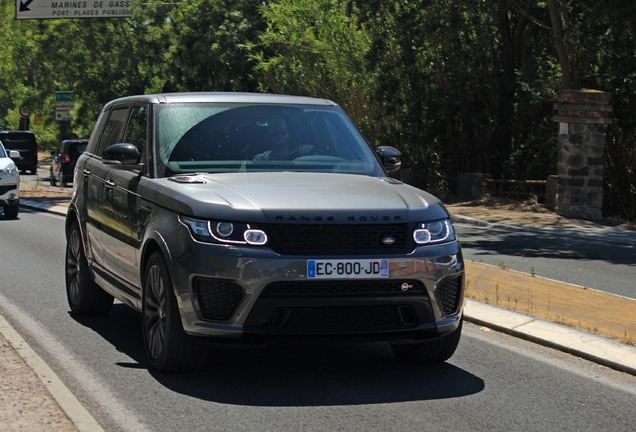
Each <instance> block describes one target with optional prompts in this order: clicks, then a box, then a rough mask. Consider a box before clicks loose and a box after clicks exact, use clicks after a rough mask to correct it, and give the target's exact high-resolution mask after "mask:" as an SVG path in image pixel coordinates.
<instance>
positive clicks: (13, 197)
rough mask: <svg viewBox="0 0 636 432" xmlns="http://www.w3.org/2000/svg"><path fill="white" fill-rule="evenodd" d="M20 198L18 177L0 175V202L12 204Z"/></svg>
mask: <svg viewBox="0 0 636 432" xmlns="http://www.w3.org/2000/svg"><path fill="white" fill-rule="evenodd" d="M19 198H20V177H19V176H9V177H4V176H0V203H2V204H4V205H14V204H15V203H16V202H18V199H19Z"/></svg>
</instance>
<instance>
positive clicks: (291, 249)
mask: <svg viewBox="0 0 636 432" xmlns="http://www.w3.org/2000/svg"><path fill="white" fill-rule="evenodd" d="M408 228H409V226H408V224H403V223H397V224H271V225H270V226H269V229H268V232H269V233H270V234H271V237H272V243H271V245H272V249H274V251H275V252H277V253H280V254H283V255H306V254H312V255H328V254H362V255H365V254H366V255H370V254H374V253H383V254H400V253H406V252H407V251H408V249H409V240H408V238H409V236H408V232H409V229H408ZM388 237H391V238H392V239H393V242H392V243H390V244H387V243H388V242H384V241H383V240H385V239H387V238H388ZM411 248H412V247H411Z"/></svg>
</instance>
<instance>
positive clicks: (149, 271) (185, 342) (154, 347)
mask: <svg viewBox="0 0 636 432" xmlns="http://www.w3.org/2000/svg"><path fill="white" fill-rule="evenodd" d="M142 315H143V317H142V325H143V336H144V346H145V349H146V356H147V357H148V360H149V361H150V366H151V367H152V368H153V369H155V370H156V371H158V372H181V371H193V370H199V369H201V368H202V367H203V366H204V364H205V361H206V359H207V352H208V350H207V348H206V347H204V346H202V345H199V344H197V343H196V342H195V341H194V339H193V338H192V336H189V335H187V334H186V332H185V331H184V330H183V325H182V324H181V315H180V314H179V307H178V305H177V299H176V297H175V294H174V290H173V288H172V283H171V281H170V275H169V274H168V269H167V266H166V263H165V261H164V259H163V256H162V255H161V254H160V253H158V252H155V253H153V254H152V255H151V256H150V258H149V259H148V265H147V266H146V272H145V276H144V286H143V302H142Z"/></svg>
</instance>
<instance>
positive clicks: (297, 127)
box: [65, 93, 465, 372]
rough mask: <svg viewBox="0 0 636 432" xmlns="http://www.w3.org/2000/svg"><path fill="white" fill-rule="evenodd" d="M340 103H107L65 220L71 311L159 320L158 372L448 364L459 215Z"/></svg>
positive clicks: (460, 290) (460, 280) (151, 325)
mask: <svg viewBox="0 0 636 432" xmlns="http://www.w3.org/2000/svg"><path fill="white" fill-rule="evenodd" d="M400 163H401V162H400V153H399V151H398V150H396V149H395V148H392V147H379V148H377V149H373V148H372V147H371V146H370V145H369V144H368V143H367V142H366V141H365V139H364V138H363V137H362V135H361V134H360V132H359V131H358V130H357V129H356V127H355V126H354V124H353V123H352V121H351V120H350V119H349V118H348V117H347V115H346V114H345V113H344V111H343V110H342V109H341V108H340V107H339V106H338V105H337V104H335V103H334V102H331V101H329V100H323V99H314V98H306V97H294V96H280V95H265V94H243V93H183V94H181V93H179V94H177V93H175V94H157V95H143V96H130V97H124V98H121V99H117V100H114V101H111V102H109V103H108V104H107V105H106V106H105V107H104V108H103V110H102V112H101V114H100V116H99V118H98V120H97V123H96V125H95V128H94V130H93V132H92V134H91V137H90V140H89V143H88V147H87V149H86V151H85V152H84V153H83V154H82V155H81V156H80V158H79V160H78V162H77V166H76V171H75V180H74V190H73V198H72V201H71V205H70V207H69V212H68V215H67V220H66V236H67V247H66V257H65V263H66V264H65V272H66V293H67V298H68V303H69V305H70V309H71V312H72V313H74V314H78V315H105V314H108V313H109V311H110V310H111V308H112V306H113V301H114V298H116V299H118V300H119V301H121V302H122V303H124V304H126V305H129V306H131V307H133V308H134V309H137V310H138V311H140V312H141V314H142V333H143V340H144V346H145V351H146V355H147V357H148V361H149V365H150V367H151V368H153V369H155V370H157V371H165V372H168V371H181V370H196V369H200V368H202V367H204V366H205V364H206V358H208V357H209V356H212V355H213V354H214V350H215V349H219V348H220V347H223V346H229V347H232V346H244V345H252V346H258V345H263V344H270V343H297V342H298V343H300V342H302V343H307V342H308V343H311V342H322V341H329V342H331V341H343V342H352V341H386V342H388V343H390V345H391V348H392V349H393V352H394V353H395V355H396V356H397V357H398V358H399V359H400V360H403V361H408V362H414V363H422V364H426V363H438V362H443V361H446V360H447V359H449V358H450V357H451V356H452V355H453V353H454V352H455V349H456V347H457V345H458V343H459V339H460V334H461V329H462V309H463V303H464V289H465V274H464V263H463V259H462V254H461V249H460V246H459V243H458V240H457V238H456V236H455V232H454V230H453V226H452V224H451V222H450V218H449V214H448V212H447V211H446V209H445V207H444V205H443V204H442V203H441V202H440V201H439V200H438V199H437V198H435V197H434V196H432V195H430V194H428V193H426V192H424V191H422V190H420V189H417V188H414V187H412V186H409V185H406V184H404V183H402V182H400V181H398V180H395V179H393V178H390V177H389V176H388V174H387V172H390V171H395V170H397V169H398V168H399V166H400Z"/></svg>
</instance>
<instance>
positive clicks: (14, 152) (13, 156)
mask: <svg viewBox="0 0 636 432" xmlns="http://www.w3.org/2000/svg"><path fill="white" fill-rule="evenodd" d="M9 157H10V158H11V159H20V152H19V151H17V150H9Z"/></svg>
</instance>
